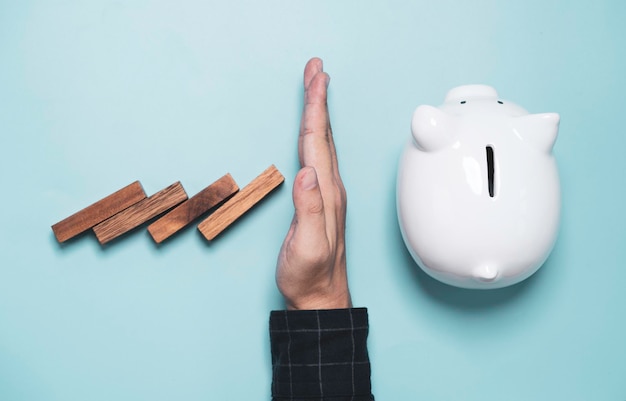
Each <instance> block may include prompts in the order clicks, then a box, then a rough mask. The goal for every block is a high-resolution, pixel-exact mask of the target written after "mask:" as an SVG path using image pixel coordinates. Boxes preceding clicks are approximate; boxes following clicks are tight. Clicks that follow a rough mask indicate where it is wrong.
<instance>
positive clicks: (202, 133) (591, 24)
mask: <svg viewBox="0 0 626 401" xmlns="http://www.w3.org/2000/svg"><path fill="white" fill-rule="evenodd" d="M624 21H626V3H625V2H622V1H619V0H614V1H589V2H583V1H543V0H542V1H524V2H521V1H520V2H514V1H504V0H503V1H478V2H469V1H467V2H466V1H386V2H379V3H375V2H365V1H356V0H353V1H307V2H304V1H286V0H285V1H221V2H216V1H154V2H150V1H139V0H138V1H105V0H101V1H72V0H65V1H60V0H59V1H17V0H15V1H8V0H2V1H0V138H1V142H0V143H1V145H0V146H1V147H0V149H1V151H2V153H1V156H0V177H1V184H2V197H1V199H2V200H1V201H0V202H2V203H1V206H2V207H1V209H0V255H1V259H0V264H1V267H0V399H1V400H3V401H9V400H10V401H14V400H64V401H68V400H113V399H115V400H172V399H180V400H207V399H211V400H259V399H260V400H263V399H265V400H267V399H269V394H270V387H269V383H270V379H271V370H270V356H269V350H268V348H269V347H268V342H269V339H268V334H267V320H268V313H269V311H270V310H271V309H278V308H281V307H282V303H281V298H280V295H279V294H278V292H277V290H276V288H275V284H274V277H273V275H274V268H275V260H276V255H277V253H278V249H279V247H280V245H281V243H282V239H283V237H284V234H285V232H286V230H287V228H288V225H289V222H290V220H291V213H292V206H291V197H290V194H291V181H292V180H293V177H294V175H295V173H296V171H297V168H298V164H297V156H296V135H297V130H298V124H299V113H300V110H301V107H302V102H301V100H300V98H301V95H302V90H301V86H300V85H301V73H302V69H303V66H304V64H305V62H306V61H307V59H308V58H309V57H312V56H320V57H322V58H323V59H324V60H325V66H326V70H327V71H328V72H329V73H330V74H331V76H332V81H331V88H330V95H329V96H330V110H331V113H332V121H333V128H334V131H335V137H336V145H337V149H338V152H339V156H340V164H341V172H342V174H343V177H344V181H345V185H346V188H347V191H348V195H349V202H350V203H349V215H348V229H347V235H348V237H347V245H348V260H349V269H350V284H351V289H352V294H353V299H354V302H355V304H356V305H359V306H367V307H369V310H370V323H371V333H370V340H369V345H370V354H371V360H372V368H373V388H374V393H375V395H376V396H377V399H379V400H418V399H419V400H452V399H454V400H457V399H458V400H570V401H571V400H620V401H623V400H626V321H625V319H626V268H625V267H624V260H625V259H626V246H625V245H626V244H625V242H626V228H625V227H626V218H625V214H624V210H623V205H624V197H625V196H626V190H625V189H624V182H625V180H624V173H625V171H626V161H625V160H626V158H625V157H624V152H625V149H626V139H625V138H626V135H625V133H624V129H623V127H624V115H625V111H624V109H625V108H624V106H625V105H626V100H625V97H624V92H625V90H624V89H625V84H626V79H625V75H626V50H625V49H626V47H625V45H624V39H625V38H626V24H625V23H624ZM467 83H485V84H490V85H493V86H495V87H496V88H497V89H498V91H499V93H500V95H501V96H502V97H503V98H504V99H509V100H512V101H514V102H516V103H519V104H520V105H522V106H524V107H526V108H527V109H528V110H529V111H530V112H548V111H555V112H558V113H560V114H561V130H560V136H559V139H558V141H557V144H556V147H555V153H556V157H557V160H558V164H559V168H560V173H561V180H562V187H563V209H562V226H561V233H560V237H559V239H558V242H557V244H556V247H555V249H554V252H553V254H552V256H551V257H550V259H549V260H548V262H547V263H546V265H544V267H543V268H542V269H541V270H540V271H539V272H538V273H537V274H536V275H535V276H533V277H532V278H531V279H529V280H527V281H526V282H524V283H523V284H520V285H517V286H514V287H511V288H508V289H504V290H498V291H490V292H476V291H466V290H459V289H454V288H452V287H448V286H446V285H443V284H439V283H437V282H435V281H434V280H432V279H430V278H429V277H427V276H426V275H425V274H423V273H422V272H421V271H419V270H418V269H417V268H416V266H415V264H414V263H413V262H412V261H411V259H410V257H409V256H408V253H407V252H406V250H405V247H404V244H403V243H402V240H401V237H400V234H399V230H398V226H397V222H396V215H395V195H394V191H395V175H396V166H397V161H398V158H399V155H400V153H401V150H402V146H403V145H404V142H405V140H406V139H407V138H408V135H409V131H408V126H409V121H410V116H411V113H412V111H413V109H414V108H415V107H416V106H417V105H419V104H425V103H426V104H435V105H437V104H440V103H441V102H442V101H443V97H444V95H445V93H446V91H447V90H448V89H450V88H452V87H454V86H456V85H460V84H467ZM272 163H274V164H275V165H276V166H277V167H278V168H279V169H280V170H281V171H282V172H283V173H284V175H285V177H286V183H285V185H283V186H282V187H281V188H280V189H279V190H278V191H277V192H275V193H274V194H273V195H272V196H271V197H270V198H269V199H268V200H267V201H265V202H263V203H262V204H261V205H259V207H257V208H256V209H254V210H253V211H252V212H251V213H250V214H248V215H246V216H245V217H244V218H243V219H242V220H241V221H240V222H238V223H237V224H236V225H235V226H234V227H232V228H231V229H229V230H228V231H227V232H225V233H224V234H223V235H222V236H220V237H219V238H218V239H217V240H216V241H215V242H214V243H212V244H209V243H207V242H206V241H204V239H202V238H201V237H200V235H199V234H198V233H197V231H196V230H195V229H194V228H191V229H188V230H185V231H184V232H183V233H181V234H180V235H178V236H177V237H175V238H174V239H173V240H171V241H169V242H167V243H165V244H164V245H163V246H161V247H157V246H155V244H154V243H153V242H152V240H151V238H150V237H149V235H148V234H147V233H146V232H145V230H141V231H137V232H134V233H132V234H130V235H128V236H127V237H125V238H124V239H123V240H121V241H118V242H116V243H114V244H113V245H111V246H108V247H105V248H102V247H100V246H99V245H98V243H97V241H96V240H95V238H93V237H92V236H89V235H88V236H83V237H80V238H79V239H77V240H75V241H71V242H70V243H68V244H66V245H64V246H60V245H59V244H57V243H56V241H55V239H54V237H53V235H52V231H51V230H50V225H52V224H53V223H55V222H57V221H59V220H61V219H62V218H64V217H66V216H68V215H70V214H72V213H74V212H75V211H77V210H79V209H81V208H83V207H85V206H87V205H89V204H90V203H92V202H94V201H96V200H98V199H100V198H101V197H103V196H105V195H107V194H109V193H110V192H112V191H114V190H116V189H118V188H120V187H122V186H124V185H126V184H128V183H130V182H131V181H134V180H137V179H139V180H141V182H142V183H143V185H144V188H145V189H146V191H147V192H148V193H153V192H156V191H157V190H159V189H161V188H163V187H165V186H167V185H169V184H171V183H172V182H174V181H177V180H180V181H181V182H182V184H183V186H184V187H185V188H186V189H187V192H188V193H189V194H190V195H192V194H195V193H196V192H198V191H199V190H200V189H202V188H203V187H205V186H206V185H208V184H209V183H211V182H212V181H214V180H215V179H217V178H218V177H220V176H221V175H223V174H225V173H226V172H230V173H231V174H232V175H233V177H234V178H235V179H236V180H237V182H238V183H239V184H240V185H245V184H246V183H247V182H249V181H250V180H251V179H252V178H254V177H255V176H256V175H257V174H259V173H260V172H261V171H262V170H263V169H265V168H266V167H267V166H269V165H270V164H272Z"/></svg>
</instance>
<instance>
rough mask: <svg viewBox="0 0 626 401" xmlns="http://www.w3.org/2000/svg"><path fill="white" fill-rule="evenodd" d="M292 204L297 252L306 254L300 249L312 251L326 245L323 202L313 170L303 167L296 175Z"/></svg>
mask: <svg viewBox="0 0 626 401" xmlns="http://www.w3.org/2000/svg"><path fill="white" fill-rule="evenodd" d="M293 203H294V207H295V209H296V211H295V227H294V228H295V232H294V238H293V240H294V242H295V243H294V244H293V245H295V246H296V247H297V248H299V249H298V251H299V252H304V253H307V252H306V251H304V249H302V248H305V249H306V248H309V249H310V250H313V249H315V248H317V247H319V246H320V245H322V244H324V245H325V244H327V242H328V239H327V238H326V218H325V215H324V201H323V200H322V193H321V191H320V187H319V182H318V180H317V173H316V171H315V168H313V167H304V168H302V169H301V170H300V171H299V172H298V174H297V175H296V179H295V181H294V186H293ZM301 247H302V248H301ZM318 249H319V248H318Z"/></svg>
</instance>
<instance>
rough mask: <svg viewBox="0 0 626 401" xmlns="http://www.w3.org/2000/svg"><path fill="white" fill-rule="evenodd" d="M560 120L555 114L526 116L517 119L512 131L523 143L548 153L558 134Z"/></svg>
mask: <svg viewBox="0 0 626 401" xmlns="http://www.w3.org/2000/svg"><path fill="white" fill-rule="evenodd" d="M560 120H561V117H560V116H559V115H558V114H556V113H542V114H528V115H525V116H522V117H517V118H516V119H515V120H514V121H515V122H514V126H513V129H514V130H515V132H516V134H517V135H518V136H519V137H520V138H521V139H522V140H523V141H525V142H528V143H529V144H530V145H531V146H533V147H535V148H536V149H539V150H542V151H544V152H546V153H550V152H552V147H553V146H554V142H555V141H556V137H557V134H558V133H559V121H560Z"/></svg>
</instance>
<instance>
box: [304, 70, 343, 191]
mask: <svg viewBox="0 0 626 401" xmlns="http://www.w3.org/2000/svg"><path fill="white" fill-rule="evenodd" d="M329 80H330V78H329V76H328V74H326V73H325V72H324V71H323V67H322V61H321V60H320V59H317V58H314V59H311V60H310V61H309V62H308V63H307V65H306V68H305V71H304V87H305V92H304V110H303V112H302V120H301V124H300V136H299V140H298V145H299V146H298V153H299V156H300V164H301V165H302V166H311V167H314V168H315V169H316V171H317V174H318V178H319V180H320V185H321V186H322V187H325V186H327V185H329V184H332V180H336V179H337V178H338V172H337V156H336V153H335V147H334V144H333V139H332V131H331V128H330V118H329V115H328V106H327V87H328V83H329Z"/></svg>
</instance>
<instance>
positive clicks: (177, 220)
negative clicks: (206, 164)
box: [148, 174, 239, 244]
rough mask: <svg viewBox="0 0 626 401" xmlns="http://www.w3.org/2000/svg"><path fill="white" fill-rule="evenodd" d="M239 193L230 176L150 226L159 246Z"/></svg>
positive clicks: (213, 184)
mask: <svg viewBox="0 0 626 401" xmlns="http://www.w3.org/2000/svg"><path fill="white" fill-rule="evenodd" d="M237 191H239V187H238V186H237V183H236V182H235V180H233V177H231V175H230V174H226V175H225V176H223V177H222V178H220V179H219V180H217V181H215V182H214V183H212V184H211V185H209V186H208V187H206V188H204V189H203V190H202V191H200V192H198V193H197V194H196V195H194V196H192V197H191V198H189V200H187V201H186V202H183V203H181V204H180V205H178V206H177V207H176V208H174V209H173V210H171V211H170V212H168V213H167V214H166V215H165V216H163V217H161V218H160V219H158V220H157V221H155V222H154V223H152V224H150V225H149V226H148V231H149V232H150V235H152V238H153V239H154V241H155V242H156V243H158V244H160V243H161V242H163V241H164V240H166V239H167V238H169V237H170V236H172V235H174V234H175V233H176V232H178V231H179V230H180V229H182V228H183V227H185V226H186V225H188V224H189V223H191V222H192V221H194V220H195V219H197V218H198V217H200V216H201V215H203V214H204V213H206V212H208V211H209V210H211V209H213V208H214V207H215V206H217V205H219V204H220V203H222V202H223V201H224V200H226V199H228V198H229V197H230V196H232V195H233V194H234V193H236V192H237Z"/></svg>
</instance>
